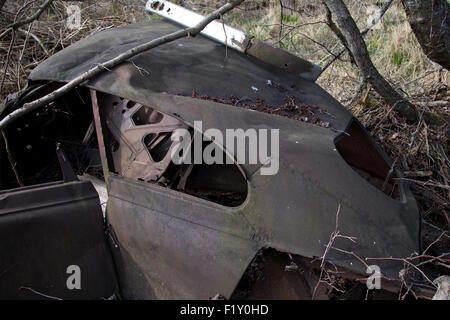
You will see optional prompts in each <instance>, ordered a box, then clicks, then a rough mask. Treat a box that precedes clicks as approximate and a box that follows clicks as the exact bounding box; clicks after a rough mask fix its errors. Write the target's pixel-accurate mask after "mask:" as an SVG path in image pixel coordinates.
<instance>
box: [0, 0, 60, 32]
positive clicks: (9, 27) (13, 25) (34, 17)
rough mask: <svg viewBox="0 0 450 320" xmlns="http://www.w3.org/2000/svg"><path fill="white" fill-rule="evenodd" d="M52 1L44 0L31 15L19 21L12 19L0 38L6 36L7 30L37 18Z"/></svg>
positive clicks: (9, 30)
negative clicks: (12, 21)
mask: <svg viewBox="0 0 450 320" xmlns="http://www.w3.org/2000/svg"><path fill="white" fill-rule="evenodd" d="M52 2H53V0H47V1H45V2H44V4H43V5H42V6H41V7H40V8H39V10H38V11H36V12H35V13H34V14H33V15H32V16H31V17H29V18H26V19H24V20H20V21H17V22H16V21H14V23H11V24H10V25H8V26H7V27H6V30H5V31H4V32H3V33H2V34H0V39H2V38H3V37H4V36H6V35H7V34H8V33H9V32H11V31H12V30H13V29H17V28H19V27H21V26H23V25H24V24H27V23H30V22H32V21H34V20H37V19H39V17H40V16H41V14H42V12H44V10H45V9H47V8H48V6H49V5H50V4H51V3H52Z"/></svg>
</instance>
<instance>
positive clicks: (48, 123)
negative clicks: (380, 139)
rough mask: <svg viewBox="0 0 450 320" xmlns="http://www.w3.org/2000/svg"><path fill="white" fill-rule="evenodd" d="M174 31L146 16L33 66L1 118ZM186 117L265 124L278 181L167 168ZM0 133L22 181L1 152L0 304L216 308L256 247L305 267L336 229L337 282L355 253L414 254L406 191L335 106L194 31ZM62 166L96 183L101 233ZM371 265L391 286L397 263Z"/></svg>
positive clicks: (248, 168) (358, 269)
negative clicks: (76, 286)
mask: <svg viewBox="0 0 450 320" xmlns="http://www.w3.org/2000/svg"><path fill="white" fill-rule="evenodd" d="M178 28H179V27H177V26H174V25H172V24H170V23H167V22H163V21H152V22H149V23H143V24H136V25H128V26H123V27H119V28H115V29H109V30H105V31H102V32H99V33H97V34H94V35H92V36H90V37H88V38H86V39H83V40H81V41H80V42H78V43H76V44H74V45H72V46H70V47H68V48H66V49H65V50H63V51H61V52H59V53H57V54H56V55H54V56H53V57H51V58H50V59H48V60H46V61H44V62H43V63H42V64H41V65H39V66H38V67H37V68H36V69H35V70H34V71H33V72H32V74H31V75H30V77H29V79H30V80H29V85H28V88H27V89H26V90H25V91H23V92H21V93H19V94H18V95H17V96H16V97H14V98H13V99H10V100H9V101H8V102H7V103H6V105H5V108H4V110H2V114H1V117H4V116H5V115H6V114H8V113H10V112H11V111H13V110H15V109H17V108H19V107H20V106H22V105H23V104H24V103H25V102H27V101H32V100H34V99H36V98H37V97H39V96H42V95H44V94H45V93H48V92H50V91H51V90H53V89H54V88H57V87H58V86H61V84H62V83H65V82H68V81H70V80H71V79H73V78H74V77H75V76H77V75H79V74H81V73H82V72H84V71H86V70H88V69H89V68H91V67H92V66H93V65H96V64H99V63H102V62H104V61H106V60H108V59H110V58H112V57H114V56H116V55H117V54H119V53H121V52H123V51H125V50H127V49H129V48H131V47H133V46H136V45H137V44H139V43H142V42H143V41H145V40H144V39H146V40H148V39H149V38H152V37H153V38H156V37H158V36H161V35H164V34H167V33H170V32H173V31H175V30H177V29H178ZM286 101H288V102H289V103H288V104H289V107H286V108H283V107H282V106H283V105H286ZM252 109H253V110H252ZM255 110H256V111H255ZM258 111H266V112H258ZM302 112H303V114H302ZM270 113H274V114H270ZM280 115H282V116H280ZM299 115H300V116H299ZM283 116H285V117H283ZM288 117H291V118H293V119H289V118H288ZM311 119H315V121H312V120H311ZM94 120H95V121H94ZM198 120H201V121H202V124H203V128H202V130H203V132H204V131H205V130H207V129H210V128H216V129H219V130H221V131H223V132H225V130H226V129H227V128H242V129H243V130H247V129H249V128H257V129H260V128H265V129H279V134H280V136H279V139H280V141H279V171H278V173H277V174H275V175H261V174H259V171H260V170H261V167H262V166H261V165H260V164H257V165H254V164H238V163H234V164H213V165H205V164H194V165H174V164H173V163H172V162H171V161H170V156H169V155H170V152H171V150H172V149H173V147H174V144H175V143H176V142H174V141H172V140H171V139H170V135H171V133H172V132H173V131H174V130H176V129H177V128H186V129H188V130H191V131H196V130H197V128H194V127H193V124H194V121H198ZM299 120H300V121H299ZM5 136H6V137H7V139H8V142H9V148H8V149H9V152H8V155H10V157H12V158H14V161H16V162H17V166H16V173H17V176H18V177H17V178H20V179H21V180H22V182H23V184H25V185H26V186H25V187H22V188H16V189H12V188H13V187H15V186H14V183H15V181H16V180H17V179H16V176H15V174H14V172H13V170H12V169H11V165H10V162H9V160H8V156H6V154H7V153H6V149H5V146H4V145H2V155H1V157H2V158H1V161H2V162H1V165H2V179H1V188H2V189H8V190H4V191H2V192H1V193H0V239H1V242H0V243H1V244H0V248H1V250H0V272H1V273H0V277H1V281H0V297H2V298H11V297H12V298H33V297H36V295H34V294H33V292H31V291H30V290H27V289H26V288H30V289H33V290H35V291H37V292H43V293H45V294H46V295H49V296H54V297H60V298H65V299H67V298H80V297H84V298H97V299H101V298H109V297H111V296H114V294H116V296H117V294H118V292H119V291H120V295H121V297H123V298H125V299H153V298H159V299H173V298H178V299H180V298H181V299H208V298H210V297H213V296H215V295H217V294H220V295H222V296H224V297H225V298H230V297H233V292H235V289H236V287H237V286H238V283H239V281H240V280H241V278H242V277H243V275H244V273H245V271H246V270H247V269H248V267H249V266H250V265H251V262H252V260H253V259H254V258H255V256H256V255H257V253H258V252H259V251H260V250H261V249H264V248H273V249H275V250H277V251H279V252H285V253H289V254H291V255H293V256H302V257H307V258H320V257H322V255H323V254H324V252H325V250H326V247H327V244H328V243H329V240H330V235H331V234H332V233H333V231H335V230H336V224H337V222H338V229H339V232H340V234H343V235H346V236H349V237H352V238H351V240H349V239H347V238H338V239H336V241H335V242H333V244H332V247H333V248H334V249H333V248H331V249H330V250H329V251H328V252H327V255H326V259H327V261H329V262H330V263H332V264H333V265H335V266H336V267H337V268H340V269H342V270H346V271H348V272H350V273H352V274H356V275H360V276H361V275H362V276H363V277H366V276H367V274H366V268H367V266H366V265H365V264H364V263H362V262H361V261H360V260H358V259H357V258H356V257H362V258H365V257H374V258H377V257H378V258H382V257H407V256H410V255H411V254H412V253H414V252H419V251H420V248H419V214H418V209H417V206H416V203H415V200H414V198H413V196H412V194H411V192H410V191H409V189H408V186H407V185H406V184H405V182H404V181H403V180H401V179H398V178H400V176H401V174H400V173H399V172H397V171H396V170H393V169H391V167H392V164H391V162H390V161H389V160H388V159H387V157H386V156H385V155H384V153H383V152H382V151H381V150H380V149H379V148H378V147H377V146H376V145H375V144H374V142H373V140H372V139H371V138H370V137H369V136H368V134H367V133H366V131H365V130H364V129H363V127H362V125H361V124H360V123H359V122H358V121H357V120H356V119H355V118H354V117H353V116H352V115H351V114H350V113H349V112H348V111H347V110H346V109H345V108H344V107H343V106H342V105H341V104H339V103H338V102H337V101H336V100H335V99H334V98H332V97H331V96H330V95H329V94H328V93H326V92H325V91H324V90H323V89H322V88H320V86H318V85H317V84H315V83H314V82H312V81H309V80H307V79H301V78H299V77H297V76H295V75H292V74H289V73H287V72H286V71H284V70H281V69H278V68H276V67H274V66H271V65H269V64H266V63H264V62H261V61H260V60H257V59H255V58H252V57H249V56H246V55H245V54H243V53H240V52H236V51H232V50H229V51H228V52H227V53H226V55H225V49H224V47H223V46H221V45H219V44H217V43H215V42H213V41H211V40H208V39H206V38H203V37H201V36H198V37H195V38H186V39H182V40H179V41H176V42H172V43H167V44H164V45H162V46H159V47H157V48H154V49H152V50H149V51H147V52H145V53H143V54H140V55H138V56H136V57H134V58H133V59H131V60H129V61H127V62H125V63H122V64H121V65H119V66H118V67H116V68H114V69H112V70H108V71H105V72H104V73H102V74H101V75H100V76H97V77H95V78H94V79H92V80H90V81H89V82H87V83H85V84H84V85H83V86H81V87H79V88H77V89H76V90H73V91H71V92H70V93H68V94H67V95H66V96H64V97H62V98H60V99H58V100H56V101H54V102H53V103H52V105H49V106H46V107H44V108H42V109H40V110H38V111H36V112H33V113H32V114H29V115H26V116H24V117H22V118H20V119H19V120H17V121H16V122H14V123H13V124H11V125H9V126H8V127H7V128H6V130H5ZM56 142H59V143H60V144H61V146H62V149H63V150H64V151H65V152H66V155H67V156H64V154H63V156H60V157H59V160H60V163H62V164H63V165H62V166H61V167H62V168H63V171H64V180H65V181H64V182H49V181H55V180H62V178H63V176H62V175H61V174H60V173H59V171H58V170H56V169H55V168H56V167H57V164H58V163H59V162H58V156H57V154H56V153H55V152H54V147H55V143H56ZM210 143H218V142H217V141H212V142H210ZM205 144H207V143H206V142H205ZM221 147H223V146H221ZM224 152H225V153H226V155H227V156H229V155H230V154H232V153H230V152H228V151H227V150H224ZM99 154H100V156H99ZM66 160H70V162H71V166H73V167H74V169H75V171H76V173H77V174H83V172H88V173H90V174H91V175H96V176H97V177H100V178H102V177H103V176H104V180H105V182H106V186H107V190H108V199H107V209H106V219H105V220H106V222H105V224H104V226H103V220H102V218H101V217H102V213H101V208H100V202H99V200H98V195H97V192H96V190H95V189H94V188H93V187H92V184H91V183H90V182H86V181H77V179H76V176H75V178H72V179H71V178H70V177H71V176H72V177H74V175H73V174H71V173H70V168H67V167H68V163H67V161H66ZM64 168H65V169H64ZM71 180H72V181H71ZM42 183H45V184H42ZM337 212H338V219H337ZM105 230H106V231H105ZM105 234H106V236H105V237H104V235H105ZM22 235H23V236H22ZM21 240H23V241H21ZM107 242H108V243H107ZM108 248H110V250H111V252H110V251H109V249H108ZM27 252H28V253H30V255H25V254H21V253H27ZM32 252H33V254H31V253H32ZM70 265H77V266H79V267H80V269H81V288H82V289H81V290H69V289H68V288H67V286H66V280H67V277H68V276H69V274H67V273H66V271H67V267H68V266H70ZM377 265H379V266H380V269H381V271H382V274H383V275H385V276H386V277H389V278H398V272H399V270H400V269H401V264H398V263H395V262H394V261H390V260H379V261H377ZM283 268H284V267H283ZM100 270H101V271H100ZM4 279H5V280H4ZM24 288H25V289H24Z"/></svg>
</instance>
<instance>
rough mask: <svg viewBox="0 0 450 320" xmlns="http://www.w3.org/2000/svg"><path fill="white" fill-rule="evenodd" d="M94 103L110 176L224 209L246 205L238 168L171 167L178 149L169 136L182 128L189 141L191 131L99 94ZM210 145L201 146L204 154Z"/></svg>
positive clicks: (243, 180)
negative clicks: (98, 109) (103, 123)
mask: <svg viewBox="0 0 450 320" xmlns="http://www.w3.org/2000/svg"><path fill="white" fill-rule="evenodd" d="M97 100H98V104H99V107H100V112H101V113H102V115H101V117H103V119H104V120H105V125H103V126H102V128H103V131H104V138H105V146H106V149H107V153H108V158H109V163H108V166H109V168H110V170H111V171H113V172H114V173H116V174H118V175H121V176H124V177H127V178H130V179H134V180H138V181H144V182H148V183H154V184H158V185H160V186H163V187H166V188H169V189H172V190H177V191H180V192H183V193H186V194H189V195H192V196H195V197H198V198H202V199H205V200H208V201H211V202H214V203H218V204H221V205H224V206H228V207H236V206H239V205H241V204H242V203H244V201H245V199H246V198H247V180H246V178H245V176H244V175H243V173H242V172H241V170H240V169H239V167H238V166H237V165H236V164H226V163H227V162H226V161H224V164H211V165H208V164H175V163H174V162H172V160H171V153H172V150H173V148H175V146H176V144H177V143H178V142H176V141H172V139H171V136H172V133H173V132H174V131H175V130H177V129H179V128H182V129H186V130H188V131H189V132H190V133H191V137H193V128H191V127H189V126H187V125H186V124H185V123H183V122H182V121H180V120H178V119H177V118H175V117H173V116H170V115H167V114H163V113H161V112H158V111H156V110H154V109H153V108H151V107H148V106H143V105H141V104H138V103H135V102H132V101H129V100H127V99H122V98H120V97H116V96H112V95H109V94H103V93H99V92H97ZM210 143H213V142H212V141H204V142H203V149H204V148H206V146H208V145H209V144H210ZM221 152H224V151H221ZM226 157H227V155H226V154H225V152H224V154H223V159H226ZM191 163H193V159H192V161H191Z"/></svg>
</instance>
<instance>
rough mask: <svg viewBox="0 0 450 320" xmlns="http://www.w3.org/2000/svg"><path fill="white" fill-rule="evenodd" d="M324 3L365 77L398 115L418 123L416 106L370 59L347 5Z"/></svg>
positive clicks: (332, 1)
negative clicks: (393, 85)
mask: <svg viewBox="0 0 450 320" xmlns="http://www.w3.org/2000/svg"><path fill="white" fill-rule="evenodd" d="M324 1H325V3H326V5H327V6H328V8H329V9H330V11H331V12H332V14H333V16H334V17H335V19H336V23H337V24H338V26H339V28H340V29H341V30H342V33H343V35H344V36H345V39H346V40H347V43H348V46H349V48H350V51H351V52H352V54H353V57H354V59H355V62H356V65H357V66H358V68H359V69H360V71H361V73H362V74H363V77H364V78H365V79H366V80H367V81H368V82H369V83H370V84H371V85H372V86H373V88H374V89H375V90H376V91H377V92H378V94H380V96H381V97H382V98H383V99H384V100H385V101H386V103H387V104H389V105H390V106H392V107H393V108H394V110H395V111H396V112H397V113H398V114H400V115H401V116H403V117H405V118H407V119H408V120H410V121H416V120H417V118H418V114H417V111H416V109H415V108H414V106H413V105H412V104H411V103H409V102H408V101H407V100H405V99H404V98H403V97H402V96H401V95H400V94H399V93H398V92H397V91H395V89H394V88H393V87H392V86H391V85H390V84H389V82H387V81H386V79H384V78H383V76H382V75H381V74H380V73H379V72H378V70H377V68H376V67H375V66H374V64H373V62H372V60H371V59H370V56H369V52H368V51H367V47H366V43H365V42H364V39H363V37H362V36H361V32H360V31H359V29H358V27H357V25H356V23H355V20H353V18H352V16H351V14H350V12H349V11H348V9H347V7H346V5H345V4H344V3H343V2H342V0H324Z"/></svg>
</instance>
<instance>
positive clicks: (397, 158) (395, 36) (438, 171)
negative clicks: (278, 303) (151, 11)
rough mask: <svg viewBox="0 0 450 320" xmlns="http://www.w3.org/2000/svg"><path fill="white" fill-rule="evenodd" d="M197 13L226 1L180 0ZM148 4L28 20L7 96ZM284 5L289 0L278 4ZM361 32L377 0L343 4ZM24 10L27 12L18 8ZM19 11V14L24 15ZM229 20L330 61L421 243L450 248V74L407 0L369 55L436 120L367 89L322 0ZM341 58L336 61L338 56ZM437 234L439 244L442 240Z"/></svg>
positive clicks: (139, 1) (8, 55)
mask: <svg viewBox="0 0 450 320" xmlns="http://www.w3.org/2000/svg"><path fill="white" fill-rule="evenodd" d="M43 2H44V1H33V0H20V1H6V5H5V6H4V7H3V10H2V12H1V13H0V17H1V22H0V28H1V31H0V33H1V32H3V30H4V28H5V26H6V25H8V24H10V23H12V22H14V21H18V20H21V19H23V18H24V17H27V16H29V15H31V14H32V12H35V11H36V9H37V8H38V7H39V6H40V5H41V4H42V3H43ZM175 2H178V3H181V4H183V5H185V6H186V7H188V8H191V9H194V10H196V11H200V12H204V13H206V12H210V11H211V10H212V9H215V8H218V7H219V6H220V5H221V4H223V3H224V2H225V1H220V0H210V1H200V0H185V1H175ZM73 3H76V4H78V5H80V6H81V7H82V15H81V16H82V23H81V25H82V27H81V29H79V30H70V29H68V28H67V26H66V20H67V12H66V7H67V6H68V5H70V4H73ZM144 3H145V1H144V0H135V1H132V0H116V1H84V2H82V3H81V2H67V1H64V2H63V1H54V3H53V4H51V5H50V7H49V8H48V9H47V10H45V11H44V12H43V14H42V16H41V17H40V19H39V21H35V22H34V23H31V24H28V25H24V26H22V27H21V28H20V29H19V30H17V32H15V33H14V37H12V36H11V34H8V35H6V36H4V37H3V38H2V39H1V40H0V50H1V51H2V64H1V69H0V76H1V77H4V79H1V80H0V81H2V84H1V86H2V89H1V97H0V98H1V99H3V98H4V97H6V95H7V94H9V93H12V92H14V91H17V90H19V89H21V88H23V87H24V85H25V83H26V78H27V75H28V74H29V73H30V71H31V70H32V69H33V68H34V67H35V66H36V65H37V64H39V62H40V61H42V60H43V59H45V58H46V57H48V56H51V55H52V54H54V53H55V52H57V51H59V50H61V49H63V48H65V47H67V46H68V45H70V44H71V43H73V42H75V41H77V40H79V39H81V38H83V37H86V36H88V35H89V34H92V33H94V32H97V31H99V30H102V29H106V28H111V27H114V26H117V25H121V24H129V23H135V22H139V21H145V20H148V19H150V17H149V16H148V15H147V14H145V13H144V11H143V7H144ZM280 3H282V4H283V7H284V8H283V9H282V10H281V6H280ZM346 3H347V5H348V6H349V9H350V11H351V12H352V15H353V17H354V18H355V20H356V22H357V24H358V26H359V27H360V29H362V28H364V27H365V26H366V24H367V23H368V21H369V17H370V16H371V15H372V14H373V13H374V12H376V9H377V8H378V7H379V6H380V3H381V2H380V1H376V0H364V1H361V0H351V1H350V0H349V1H346ZM20 8H22V9H21V10H19V9H20ZM18 11H19V13H18V14H17V12H18ZM225 22H226V23H228V24H231V25H233V26H235V27H237V28H240V29H242V30H244V31H245V32H247V33H249V34H251V35H253V36H255V37H258V38H260V39H264V40H267V41H268V42H270V43H273V44H274V45H276V46H280V47H283V48H285V49H287V50H289V51H292V52H294V53H296V54H298V55H300V56H302V57H304V58H306V59H308V60H310V61H312V62H315V63H316V64H319V65H321V66H327V68H326V70H325V71H324V73H323V74H322V75H321V76H320V78H319V80H318V83H319V84H320V85H321V86H323V87H324V88H325V89H326V90H327V91H328V92H330V93H331V94H332V95H333V96H334V97H335V98H336V99H338V100H339V101H341V102H342V103H343V104H344V105H345V106H346V107H348V108H349V109H350V110H351V111H352V112H353V114H354V115H355V116H356V117H357V118H358V119H359V120H360V121H361V122H362V123H364V124H365V126H366V127H367V129H368V130H369V131H370V132H371V134H372V135H373V137H374V138H375V139H376V140H377V142H378V143H379V145H380V146H382V148H383V149H384V150H385V151H386V152H387V153H388V155H389V156H390V157H391V159H392V160H393V161H394V163H395V165H396V166H397V167H398V168H400V169H401V170H402V171H403V172H404V173H405V177H404V178H405V179H408V180H409V181H411V188H412V190H413V192H414V193H415V195H416V198H417V200H418V204H419V207H420V211H421V214H422V217H423V219H424V229H423V230H424V232H423V242H424V243H423V247H424V248H426V247H428V246H429V245H430V244H432V247H431V248H430V249H429V251H428V253H432V254H434V255H441V254H442V253H445V252H448V251H449V250H448V249H449V247H450V245H449V243H450V241H449V236H448V233H447V232H448V228H449V223H450V221H449V216H450V214H449V206H448V204H449V198H450V197H449V196H450V175H449V159H448V155H449V126H448V120H449V111H450V108H449V103H448V101H449V96H450V92H449V86H450V73H449V72H448V71H447V70H445V69H442V67H440V66H438V65H436V64H434V63H433V62H431V61H430V60H428V59H427V58H426V56H425V55H424V54H423V52H422V50H421V48H420V45H419V44H418V42H417V41H416V39H415V37H414V34H413V33H412V31H411V28H410V26H409V24H408V22H407V20H406V16H405V13H404V10H403V7H402V5H401V3H400V1H397V0H396V1H394V3H393V5H392V6H391V7H390V8H389V10H388V11H387V13H386V14H385V15H384V17H383V18H382V20H381V21H380V23H378V24H377V25H376V26H375V27H374V28H373V29H372V30H371V31H369V32H368V33H367V35H366V36H365V40H366V44H367V47H368V50H369V53H370V55H371V58H372V60H373V62H374V64H375V66H376V67H377V68H378V70H379V71H380V73H381V74H382V75H383V76H385V77H386V79H387V80H388V81H390V82H391V83H392V84H393V86H394V87H396V88H398V89H399V90H400V91H401V92H402V93H403V94H404V95H405V96H406V97H408V99H409V100H410V101H411V102H413V103H415V105H416V106H417V107H418V109H419V112H420V113H422V112H424V111H430V112H433V113H434V114H435V117H436V119H438V120H439V121H440V123H439V124H437V125H436V124H427V123H426V122H425V121H423V120H421V121H420V122H419V123H418V124H410V123H406V122H405V121H404V120H403V119H401V118H399V117H398V116H397V115H396V114H395V113H394V112H393V111H392V108H391V107H389V106H387V105H386V104H384V103H383V101H382V100H381V99H380V98H379V97H378V96H377V94H376V93H375V92H374V91H373V90H372V89H371V88H370V87H369V86H366V85H365V86H361V85H360V84H361V79H360V74H359V71H358V69H357V67H356V66H355V65H353V64H352V63H351V61H350V59H349V56H348V54H346V53H345V54H343V55H342V56H341V57H340V58H338V59H335V58H334V55H335V54H336V52H339V51H340V50H341V49H342V44H341V43H340V41H339V40H338V39H337V38H336V36H335V35H334V34H333V33H332V32H331V31H330V29H329V28H328V26H327V24H326V16H325V10H324V8H323V6H322V4H321V2H320V1H317V0H296V1H295V0H290V1H287V0H282V1H280V0H248V1H246V3H245V4H244V5H243V6H241V7H240V8H238V9H236V10H234V11H233V12H231V13H230V14H228V15H227V16H226V17H225ZM333 60H335V61H334V62H333V63H331V64H330V62H331V61H333ZM440 235H441V237H440V238H439V241H435V240H436V239H438V237H439V236H440ZM435 262H437V261H436V260H433V261H431V262H430V263H429V265H433V264H434V265H435V266H434V268H433V269H432V270H431V271H430V272H431V274H432V275H431V277H434V276H437V275H439V274H448V265H447V266H438V265H437V264H436V263H435Z"/></svg>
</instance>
